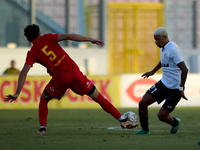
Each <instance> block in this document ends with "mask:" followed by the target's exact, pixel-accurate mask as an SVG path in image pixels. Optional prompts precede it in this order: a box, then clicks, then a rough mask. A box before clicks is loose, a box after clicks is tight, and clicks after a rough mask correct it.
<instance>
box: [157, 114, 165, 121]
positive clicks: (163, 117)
mask: <svg viewBox="0 0 200 150" xmlns="http://www.w3.org/2000/svg"><path fill="white" fill-rule="evenodd" d="M158 119H159V120H160V121H162V122H165V119H166V117H165V116H163V115H162V114H160V113H158Z"/></svg>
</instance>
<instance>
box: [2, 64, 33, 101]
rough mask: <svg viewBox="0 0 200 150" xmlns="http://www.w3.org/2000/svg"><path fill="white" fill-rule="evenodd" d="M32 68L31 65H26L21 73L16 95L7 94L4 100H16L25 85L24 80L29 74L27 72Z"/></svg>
mask: <svg viewBox="0 0 200 150" xmlns="http://www.w3.org/2000/svg"><path fill="white" fill-rule="evenodd" d="M30 68H31V66H30V65H24V67H23V69H22V71H21V72H20V74H19V78H18V84H17V90H16V93H15V94H14V95H6V96H5V98H4V101H9V100H11V101H10V102H11V103H12V102H13V101H14V100H16V99H17V97H18V96H19V94H20V92H21V90H22V88H23V86H24V82H25V80H26V76H27V73H28V71H29V70H30Z"/></svg>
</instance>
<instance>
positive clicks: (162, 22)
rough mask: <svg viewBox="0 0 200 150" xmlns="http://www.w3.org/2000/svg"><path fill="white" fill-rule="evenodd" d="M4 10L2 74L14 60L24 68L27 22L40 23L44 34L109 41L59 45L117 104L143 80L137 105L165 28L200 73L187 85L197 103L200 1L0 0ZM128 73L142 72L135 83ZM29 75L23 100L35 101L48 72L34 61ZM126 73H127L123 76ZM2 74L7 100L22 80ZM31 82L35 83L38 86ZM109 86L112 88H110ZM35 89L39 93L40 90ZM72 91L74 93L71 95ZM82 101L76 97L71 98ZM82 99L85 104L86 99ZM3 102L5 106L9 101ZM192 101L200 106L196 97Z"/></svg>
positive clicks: (0, 25) (0, 87) (0, 89)
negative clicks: (143, 77)
mask: <svg viewBox="0 0 200 150" xmlns="http://www.w3.org/2000/svg"><path fill="white" fill-rule="evenodd" d="M0 13H1V15H0V29H1V30H0V36H1V40H0V64H1V67H0V73H3V71H4V70H5V69H6V68H8V67H9V66H10V61H11V60H15V61H16V68H18V69H21V68H22V67H23V64H24V61H25V58H26V53H27V51H28V50H29V49H30V47H31V44H30V43H29V42H28V41H27V40H26V38H25V37H24V35H23V34H24V33H23V30H24V28H25V27H26V26H27V25H28V24H32V23H36V24H38V25H39V26H40V28H41V33H42V34H45V33H49V32H54V33H77V34H81V35H85V36H89V37H93V38H98V39H101V40H104V41H105V46H103V47H98V46H95V45H92V44H90V43H84V42H82V43H77V42H71V41H66V42H61V43H60V44H61V45H62V46H63V48H64V50H66V52H67V53H68V54H69V55H70V56H71V57H72V59H74V60H75V62H76V63H77V64H78V65H79V67H80V69H81V70H82V71H83V73H84V74H86V75H89V76H90V77H91V76H92V80H94V81H95V83H96V85H97V87H98V88H99V89H100V91H101V92H102V91H103V92H104V93H103V95H104V96H106V98H107V99H109V100H111V101H112V102H113V101H114V100H116V101H117V102H116V103H114V104H115V106H118V107H120V106H121V105H120V103H121V101H122V100H124V99H130V96H125V97H123V96H122V97H121V95H123V93H126V94H127V92H126V91H127V89H129V87H131V88H133V85H135V83H138V82H139V83H140V85H139V86H135V87H134V88H135V89H137V90H136V91H134V90H132V89H131V90H132V92H133V93H134V92H135V95H134V94H132V95H133V97H132V101H134V106H137V105H135V104H137V103H138V100H139V99H140V97H141V96H142V95H143V93H144V92H145V90H146V87H150V85H149V83H145V84H146V85H145V86H143V82H141V81H140V75H141V74H142V73H144V72H146V71H149V70H151V69H152V68H153V67H154V66H155V65H156V64H157V63H158V61H159V55H160V52H159V49H158V48H157V47H156V45H155V44H154V39H153V32H154V30H155V29H156V28H157V27H159V26H163V27H165V28H166V29H167V31H168V34H169V39H170V40H171V41H175V42H176V43H177V44H178V46H179V47H180V48H181V50H182V53H183V57H184V60H185V62H186V64H187V66H188V68H189V72H190V75H191V74H192V73H195V74H196V75H197V76H195V77H193V76H190V77H191V78H193V80H192V81H190V80H188V81H189V82H187V83H190V84H189V85H188V88H186V89H188V93H186V94H188V95H189V98H193V100H194V101H195V99H197V98H199V97H200V92H199V91H200V87H199V86H197V85H195V84H193V83H195V79H198V73H199V72H200V69H199V66H200V25H199V24H200V1H198V0H57V1H55V0H1V1H0ZM127 74H130V75H138V74H139V76H137V79H136V80H135V79H134V80H133V81H131V79H132V78H133V77H132V76H131V77H129V76H126V75H127ZM28 75H29V76H33V78H31V79H30V78H29V79H28V82H27V83H26V86H25V89H24V92H23V94H22V97H21V98H19V100H21V101H23V102H26V104H27V102H29V101H34V105H35V104H37V103H38V100H39V96H40V93H41V91H42V89H43V87H44V86H45V84H43V83H45V82H47V81H46V80H45V79H44V77H45V76H47V73H46V70H45V69H44V67H42V66H40V65H37V64H35V65H34V67H33V69H31V71H30V72H29V74H28ZM121 75H125V76H124V77H123V79H124V80H122V77H121ZM36 76H37V77H36ZM110 76H113V77H110ZM0 77H1V78H0V79H1V80H0V99H3V96H4V95H5V94H8V93H10V92H13V89H15V88H16V81H17V78H11V77H5V76H4V77H3V76H0ZM34 77H35V78H34ZM128 78H130V79H128ZM134 78H135V77H134ZM159 78H160V76H158V77H156V78H155V79H154V81H151V84H153V82H155V81H156V80H158V79H159ZM46 79H47V80H49V79H50V78H46ZM44 80H45V81H44ZM125 82H126V83H125ZM110 83H112V84H110ZM124 83H125V85H124V86H122V85H123V84H124ZM32 84H33V86H35V87H34V88H33V89H31V85H32ZM147 84H148V85H147ZM108 85H109V86H108ZM110 85H112V86H110ZM107 87H109V88H111V89H109V88H108V89H106V88H107ZM144 87H145V88H144ZM35 89H39V90H40V91H37V92H36V90H35ZM141 89H142V90H141ZM131 90H130V91H131ZM27 91H28V92H27ZM138 91H139V92H138ZM113 93H117V94H115V95H114V94H113ZM138 93H139V96H138V95H137V94H138ZM32 94H33V95H34V97H33V96H32ZM129 94H130V93H129ZM69 95H70V93H68V97H69ZM113 95H114V96H113ZM135 97H136V99H137V100H136V101H135V100H134V98H135ZM36 99H37V100H36ZM77 99H78V98H77V97H73V95H72V96H71V101H74V100H77ZM78 100H79V101H80V103H81V102H82V101H83V98H79V99H78ZM2 101H3V100H2ZM2 101H1V102H0V104H1V103H2V104H3V105H4V103H3V102H2ZM130 101H131V100H130ZM124 103H126V104H127V105H129V104H128V103H127V102H124ZM190 104H192V105H194V106H197V105H196V104H195V103H191V101H190ZM52 105H53V104H52ZM60 105H61V104H59V107H61V106H60ZM71 105H74V103H72V104H71ZM129 106H132V105H129ZM184 106H186V104H184ZM6 107H7V105H5V108H6ZM20 107H21V106H20ZM30 107H31V106H30ZM34 107H35V108H36V107H37V105H35V106H34ZM74 107H75V106H74ZM0 108H1V107H0Z"/></svg>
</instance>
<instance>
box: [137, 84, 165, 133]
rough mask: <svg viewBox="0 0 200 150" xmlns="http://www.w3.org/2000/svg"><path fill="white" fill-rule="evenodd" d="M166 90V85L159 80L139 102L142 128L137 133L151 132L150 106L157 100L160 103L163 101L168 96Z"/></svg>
mask: <svg viewBox="0 0 200 150" xmlns="http://www.w3.org/2000/svg"><path fill="white" fill-rule="evenodd" d="M165 91H166V87H165V86H164V85H163V83H162V82H161V81H158V82H157V83H156V84H155V85H153V86H152V87H151V88H149V89H148V90H147V92H146V93H145V95H144V96H143V97H142V100H141V101H140V102H139V118H140V125H141V127H142V130H141V131H139V132H137V133H135V134H149V122H148V106H149V105H151V104H152V103H154V102H156V101H157V102H158V104H159V103H161V102H162V101H163V100H164V99H165V98H166V94H165Z"/></svg>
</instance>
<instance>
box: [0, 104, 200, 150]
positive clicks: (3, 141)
mask: <svg viewBox="0 0 200 150" xmlns="http://www.w3.org/2000/svg"><path fill="white" fill-rule="evenodd" d="M119 111H120V112H121V113H122V114H123V113H125V112H126V111H133V112H136V113H137V114H138V109H137V108H123V109H122V108H120V109H119ZM158 111H159V108H151V107H150V108H149V124H150V126H149V127H150V132H151V134H150V135H133V133H134V132H137V131H138V130H140V127H137V128H135V129H124V130H122V129H121V128H120V126H119V123H118V121H116V120H115V119H114V118H112V116H110V115H109V114H107V113H105V112H104V111H103V110H102V109H50V110H49V116H48V125H47V134H46V135H45V136H34V135H33V133H34V132H36V131H37V130H38V129H39V122H38V110H36V109H31V110H29V109H25V110H0V149H2V150H13V149H14V150H36V149H37V150H40V149H43V150H44V149H45V150H51V149H52V150H62V149H63V150H68V149H69V150H130V149H132V150H179V149H180V150H196V149H200V146H199V145H198V144H197V142H198V141H200V108H199V107H178V108H176V109H175V110H174V112H173V113H172V116H174V117H180V118H181V124H180V128H179V130H178V133H177V134H175V135H171V134H169V132H170V129H171V127H170V126H169V125H167V124H166V123H162V122H160V121H159V120H158V118H157V113H158Z"/></svg>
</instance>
